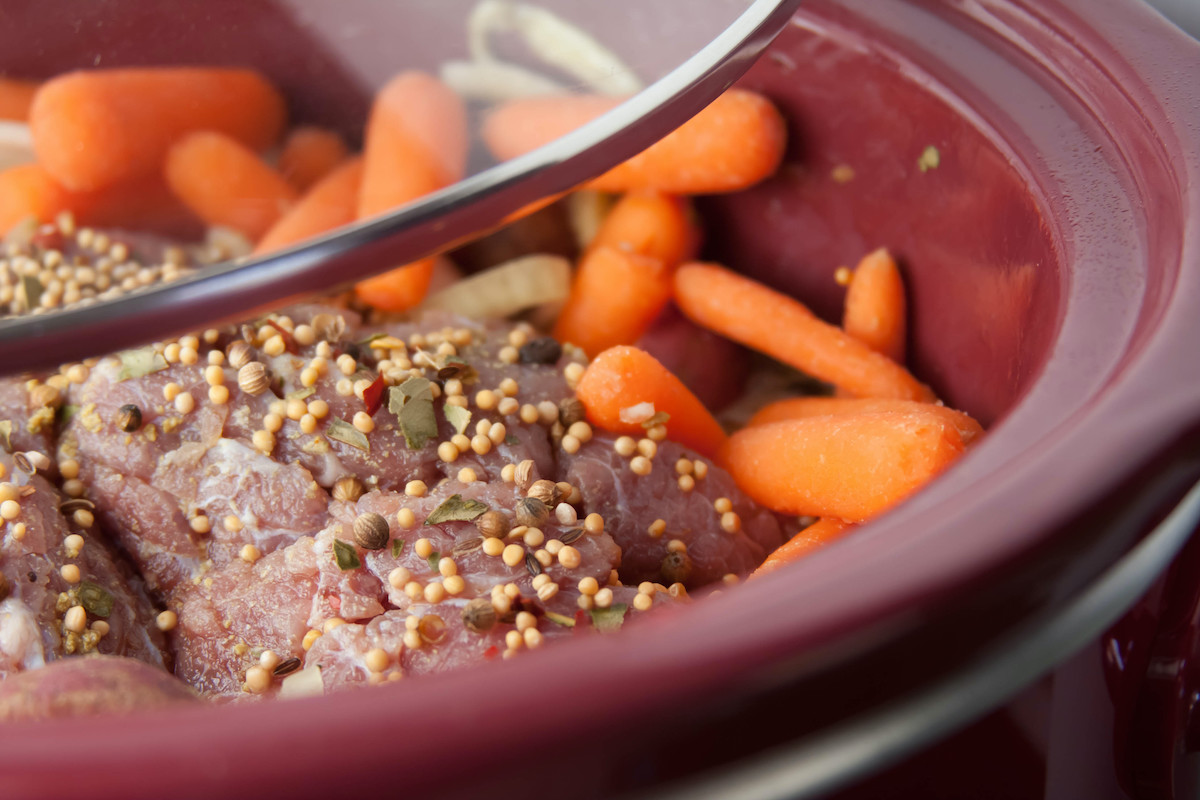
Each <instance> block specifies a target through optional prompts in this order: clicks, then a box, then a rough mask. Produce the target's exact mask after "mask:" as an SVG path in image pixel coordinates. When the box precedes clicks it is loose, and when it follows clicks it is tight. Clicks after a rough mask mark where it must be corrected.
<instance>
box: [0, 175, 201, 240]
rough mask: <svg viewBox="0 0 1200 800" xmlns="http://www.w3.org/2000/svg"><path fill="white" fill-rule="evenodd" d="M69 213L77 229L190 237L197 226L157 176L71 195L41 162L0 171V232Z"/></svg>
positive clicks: (189, 213) (194, 233)
mask: <svg viewBox="0 0 1200 800" xmlns="http://www.w3.org/2000/svg"><path fill="white" fill-rule="evenodd" d="M64 211H69V212H71V214H72V215H74V217H75V221H76V222H77V223H79V224H80V225H91V226H96V227H102V228H127V229H131V230H133V229H136V230H141V231H152V232H154V233H162V234H165V235H168V236H176V237H180V238H185V239H186V238H193V237H195V236H197V235H198V234H199V233H200V225H199V223H198V222H197V220H196V218H195V217H193V216H192V214H191V212H189V211H188V210H187V209H186V208H184V207H183V205H182V204H181V203H180V202H179V201H178V200H177V199H176V198H175V196H174V195H173V194H171V192H170V191H169V190H168V189H167V188H166V186H165V185H164V184H163V182H162V179H161V178H159V177H158V176H157V175H151V176H149V177H147V178H139V179H137V180H133V181H127V182H124V183H118V184H115V185H113V186H108V187H105V188H104V189H100V190H99V191H95V192H72V191H70V190H68V189H66V188H64V187H63V186H62V185H61V184H59V182H58V181H56V180H54V178H52V177H50V175H49V174H48V173H47V172H46V170H45V168H44V167H42V166H41V165H40V164H23V165H21V166H19V167H13V168H11V169H8V170H5V171H4V172H0V232H7V231H8V230H9V229H11V228H12V227H13V225H15V224H17V223H18V222H20V221H21V220H23V219H26V218H29V217H33V218H35V219H37V221H38V222H51V221H53V220H54V218H55V217H56V216H58V214H60V213H61V212H64Z"/></svg>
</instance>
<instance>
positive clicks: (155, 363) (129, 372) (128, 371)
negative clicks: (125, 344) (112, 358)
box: [117, 347, 168, 381]
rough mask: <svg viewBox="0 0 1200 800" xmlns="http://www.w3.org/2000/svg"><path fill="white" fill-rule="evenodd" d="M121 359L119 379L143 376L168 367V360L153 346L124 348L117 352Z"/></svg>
mask: <svg viewBox="0 0 1200 800" xmlns="http://www.w3.org/2000/svg"><path fill="white" fill-rule="evenodd" d="M117 358H119V359H121V371H120V373H118V374H117V380H119V381H125V380H129V379H130V378H141V377H142V376H144V375H149V374H150V373H152V372H162V371H163V370H164V369H166V368H167V366H168V365H167V360H166V359H165V358H163V357H162V355H161V354H159V353H157V352H155V351H154V348H152V347H139V348H138V349H136V350H122V351H121V352H120V353H117Z"/></svg>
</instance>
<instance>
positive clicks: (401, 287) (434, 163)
mask: <svg viewBox="0 0 1200 800" xmlns="http://www.w3.org/2000/svg"><path fill="white" fill-rule="evenodd" d="M466 159H467V121H466V109H465V108H464V106H463V102H462V100H461V99H460V98H459V96H458V95H457V94H456V93H455V92H453V91H452V90H451V89H450V88H449V87H447V86H446V85H445V84H443V83H441V82H440V81H438V80H437V79H436V78H433V77H431V76H429V75H426V74H424V73H421V72H403V73H401V74H400V75H397V76H396V77H395V78H393V79H392V80H391V81H389V82H388V83H387V84H386V85H385V86H384V87H383V88H382V89H380V90H379V94H377V95H376V97H375V102H374V104H373V105H372V106H371V115H370V118H369V119H368V120H367V131H366V137H365V140H364V144H363V177H362V187H361V188H360V190H359V198H358V217H359V219H362V218H364V217H372V216H375V215H376V214H382V213H384V212H386V211H390V210H391V209H393V208H396V207H398V206H402V205H404V204H405V203H409V202H411V201H413V200H415V199H417V198H418V197H421V196H422V195H426V194H429V193H430V192H434V191H437V190H438V189H441V188H443V187H445V186H448V185H449V184H451V183H454V182H455V181H457V180H459V179H461V178H462V176H463V172H464V171H465V170H466ZM433 264H434V262H433V259H425V260H424V261H419V262H417V263H414V264H408V265H406V266H403V267H397V268H395V269H393V270H391V271H389V272H385V273H383V274H382V275H377V276H375V277H373V278H368V279H367V280H365V281H361V282H360V283H359V284H358V285H356V286H355V293H356V294H357V295H358V298H359V299H360V300H362V301H363V302H365V303H368V304H370V305H372V306H375V307H376V308H381V309H383V310H385V311H404V310H406V309H409V308H412V307H413V306H415V305H417V304H418V303H420V302H421V300H422V299H423V298H424V297H425V292H426V291H427V290H428V288H429V280H430V277H431V276H432V275H433Z"/></svg>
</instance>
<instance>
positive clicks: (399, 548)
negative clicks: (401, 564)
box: [392, 539, 404, 558]
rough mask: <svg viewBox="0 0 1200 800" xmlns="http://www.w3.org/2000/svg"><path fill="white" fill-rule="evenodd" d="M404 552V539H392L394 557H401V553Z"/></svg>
mask: <svg viewBox="0 0 1200 800" xmlns="http://www.w3.org/2000/svg"><path fill="white" fill-rule="evenodd" d="M403 552H404V540H403V539H392V558H399V557H400V554H401V553H403Z"/></svg>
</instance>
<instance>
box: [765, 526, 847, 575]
mask: <svg viewBox="0 0 1200 800" xmlns="http://www.w3.org/2000/svg"><path fill="white" fill-rule="evenodd" d="M855 527H856V526H855V525H854V524H852V523H850V522H846V521H845V520H840V519H835V518H834V517H821V519H819V520H817V521H816V522H814V523H813V524H811V525H809V526H808V527H806V528H804V529H803V530H801V531H800V532H799V533H797V534H796V535H795V536H793V537H792V538H791V539H788V541H787V543H786V544H784V545H783V546H782V547H779V548H778V549H776V550H775V552H773V553H771V555H769V556H767V560H766V561H764V562H763V563H762V564H760V565H759V567H758V569H756V570H754V572H753V573H752V574H751V575H750V577H751V578H757V577H760V576H762V575H766V574H767V573H768V572H774V571H775V570H777V569H779V568H780V567H785V566H787V565H788V564H791V563H794V562H796V561H799V560H800V559H802V558H804V557H805V556H807V555H809V554H810V553H813V552H815V551H817V550H819V549H821V548H822V547H824V546H825V545H827V544H829V543H830V542H832V541H835V540H837V539H840V538H842V536H843V535H845V534H847V533H849V532H850V531H852V530H854V528H855Z"/></svg>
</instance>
